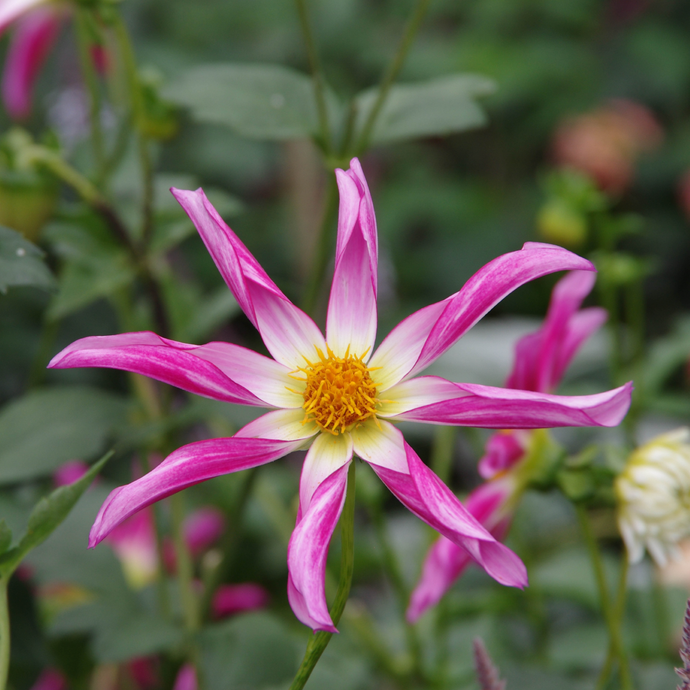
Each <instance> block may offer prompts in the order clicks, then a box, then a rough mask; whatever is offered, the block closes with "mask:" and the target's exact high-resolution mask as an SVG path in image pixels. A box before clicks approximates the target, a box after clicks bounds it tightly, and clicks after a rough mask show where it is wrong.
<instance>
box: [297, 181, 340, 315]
mask: <svg viewBox="0 0 690 690" xmlns="http://www.w3.org/2000/svg"><path fill="white" fill-rule="evenodd" d="M337 211H338V185H337V183H336V180H335V175H331V179H330V180H329V183H328V189H327V191H326V203H325V204H324V209H323V215H322V217H321V226H320V228H319V237H318V240H317V244H316V253H315V254H314V263H313V266H312V271H311V274H310V276H309V280H308V282H307V286H306V288H305V291H304V299H303V300H302V308H303V309H304V311H306V312H307V313H308V314H311V315H312V316H313V315H314V310H315V309H316V307H317V300H318V296H319V290H320V288H321V284H322V283H323V278H324V275H325V273H326V268H327V266H328V261H329V258H330V255H331V248H332V245H333V233H332V232H331V228H332V225H333V222H334V220H335V217H336V214H337Z"/></svg>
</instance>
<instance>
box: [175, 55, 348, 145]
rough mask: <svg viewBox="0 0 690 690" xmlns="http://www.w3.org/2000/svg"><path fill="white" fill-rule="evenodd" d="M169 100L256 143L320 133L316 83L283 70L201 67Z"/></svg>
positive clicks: (182, 79) (190, 72)
mask: <svg viewBox="0 0 690 690" xmlns="http://www.w3.org/2000/svg"><path fill="white" fill-rule="evenodd" d="M163 96H164V97H165V98H167V99H169V100H171V101H173V102H174V103H177V104H178V105H182V106H186V107H187V108H189V110H190V113H191V116H192V117H193V118H194V119H195V120H196V121H198V122H208V123H213V124H219V125H225V126H227V127H230V128H232V129H233V130H235V131H236V132H237V133H238V134H241V135H242V136H245V137H249V138H252V139H263V140H271V141H281V140H285V139H302V138H305V137H311V136H314V135H315V134H316V133H317V132H318V128H319V122H318V116H317V110H316V102H315V99H314V91H313V86H312V82H311V79H310V78H309V77H308V76H306V75H305V74H302V73H300V72H297V71H295V70H292V69H288V68H286V67H282V66H280V65H243V64H231V63H225V64H212V65H201V66H199V67H194V68H192V69H190V70H188V71H186V72H185V73H184V74H182V76H181V77H180V78H179V79H178V80H177V81H175V82H174V83H172V84H169V85H168V86H166V87H165V88H164V89H163ZM329 100H331V101H332V100H333V99H329ZM331 109H335V106H334V105H332V106H331Z"/></svg>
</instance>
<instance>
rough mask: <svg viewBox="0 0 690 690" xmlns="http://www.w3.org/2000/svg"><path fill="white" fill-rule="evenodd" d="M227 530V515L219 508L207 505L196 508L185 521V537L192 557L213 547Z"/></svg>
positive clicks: (196, 556)
mask: <svg viewBox="0 0 690 690" xmlns="http://www.w3.org/2000/svg"><path fill="white" fill-rule="evenodd" d="M223 530H225V516H224V515H223V512H222V511H221V510H218V508H213V507H212V506H205V507H203V508H199V509H198V510H195V511H194V512H193V513H192V514H191V515H189V516H188V517H187V518H186V519H185V521H184V538H185V542H186V543H187V547H188V548H189V551H190V553H191V555H192V558H198V557H199V556H200V555H201V554H202V553H203V552H204V551H206V549H209V548H211V546H213V544H215V542H216V541H218V539H220V535H221V534H223Z"/></svg>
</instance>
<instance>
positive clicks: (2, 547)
mask: <svg viewBox="0 0 690 690" xmlns="http://www.w3.org/2000/svg"><path fill="white" fill-rule="evenodd" d="M11 543H12V530H11V529H10V528H9V527H8V526H7V523H6V522H5V520H0V554H3V553H5V551H7V549H9V548H10V544H11Z"/></svg>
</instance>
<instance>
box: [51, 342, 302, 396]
mask: <svg viewBox="0 0 690 690" xmlns="http://www.w3.org/2000/svg"><path fill="white" fill-rule="evenodd" d="M48 367H49V368H53V369H70V368H73V367H107V368H109V369H122V370H123V371H131V372H133V373H135V374H143V375H144V376H149V377H150V378H153V379H156V380H157V381H163V382H164V383H169V384H170V385H171V386H177V387H178V388H181V389H182V390H185V391H189V392H190V393H196V394H197V395H203V396H205V397H207V398H213V399H214V400H223V401H225V402H231V403H240V404H243V405H256V406H259V407H267V406H270V405H280V404H285V403H289V406H290V407H298V406H300V405H301V404H302V403H303V400H302V397H301V396H299V395H297V394H295V393H290V391H288V390H287V389H286V388H285V386H295V385H298V383H299V382H296V381H294V380H293V379H291V378H290V377H289V376H288V370H287V369H286V367H284V366H282V365H280V364H278V363H277V362H273V361H272V360H270V359H269V358H268V357H263V356H262V355H259V354H257V353H255V352H251V351H250V350H247V349H245V348H242V347H239V346H238V345H230V344H229V343H210V344H209V345H201V346H197V345H187V344H186V343H179V342H177V341H175V340H169V339H168V338H162V337H161V336H159V335H156V334H155V333H151V332H149V331H143V332H140V333H123V334H121V335H105V336H91V337H88V338H82V339H81V340H77V341H76V342H74V343H72V344H71V345H69V346H68V347H66V348H65V349H64V350H63V351H62V352H60V353H58V354H57V355H55V357H53V359H52V360H51V361H50V363H49V364H48ZM259 396H263V399H262V398H261V397H259Z"/></svg>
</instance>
